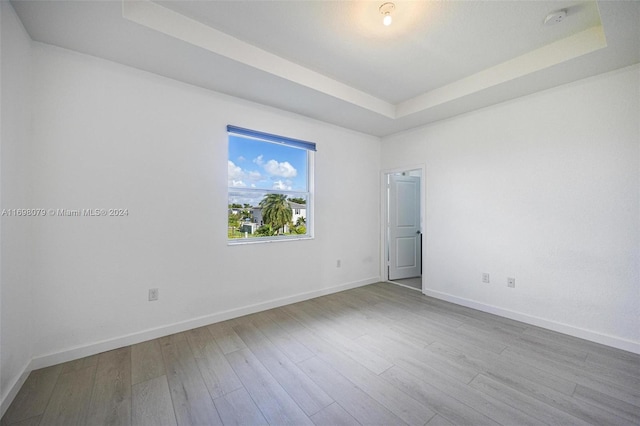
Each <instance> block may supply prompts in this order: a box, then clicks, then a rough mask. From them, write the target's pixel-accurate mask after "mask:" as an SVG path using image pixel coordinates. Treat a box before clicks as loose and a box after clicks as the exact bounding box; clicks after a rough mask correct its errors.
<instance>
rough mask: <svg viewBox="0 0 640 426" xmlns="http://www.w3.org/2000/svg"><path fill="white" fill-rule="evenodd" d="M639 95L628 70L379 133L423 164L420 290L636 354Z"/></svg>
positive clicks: (388, 146)
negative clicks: (484, 278) (511, 281)
mask: <svg viewBox="0 0 640 426" xmlns="http://www.w3.org/2000/svg"><path fill="white" fill-rule="evenodd" d="M639 93H640V68H639V66H633V67H630V68H625V69H622V70H618V71H615V72H612V73H608V74H604V75H600V76H597V77H594V78H590V79H587V80H582V81H578V82H575V83H572V84H569V85H565V86H561V87H557V88H555V89H552V90H548V91H545V92H541V93H538V94H534V95H531V96H528V97H525V98H520V99H517V100H514V101H511V102H507V103H504V104H500V105H497V106H494V107H490V108H486V109H483V110H479V111H476V112H473V113H469V114H466V115H464V116H460V117H457V118H453V119H450V120H447V121H443V122H439V123H435V124H433V125H430V126H426V127H423V128H421V129H417V130H414V131H410V132H406V133H403V134H399V135H394V136H391V137H388V138H385V139H383V142H382V167H383V169H392V168H395V167H402V166H403V165H406V164H416V163H418V162H424V163H425V164H426V210H427V211H426V230H425V253H424V261H425V264H424V266H425V268H424V271H425V282H424V287H425V292H426V293H427V294H431V295H434V296H436V297H441V298H444V299H447V300H452V301H455V302H457V303H462V304H466V305H469V306H474V307H478V308H481V309H484V310H487V311H491V312H497V313H499V314H502V315H506V316H510V317H513V318H517V319H521V320H525V321H528V322H531V323H534V324H539V325H542V326H545V327H549V328H553V329H556V330H559V331H563V332H568V333H570V334H574V335H577V336H581V337H585V338H589V339H592V340H596V341H599V342H602V343H606V344H610V345H614V346H617V347H621V348H625V349H628V350H632V351H635V352H640V276H639V265H640V252H639V246H640V241H639V239H640V212H639V207H640V198H639V196H640V172H639V170H640V167H639V166H640V150H639V148H640V130H639V119H638V117H640V108H639V99H640V96H639ZM483 272H488V273H490V274H491V283H490V284H483V283H482V282H481V274H482V273H483ZM507 277H515V278H516V288H515V289H509V288H507V286H506V279H507Z"/></svg>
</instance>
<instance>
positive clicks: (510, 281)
mask: <svg viewBox="0 0 640 426" xmlns="http://www.w3.org/2000/svg"><path fill="white" fill-rule="evenodd" d="M507 287H509V288H516V279H515V278H507Z"/></svg>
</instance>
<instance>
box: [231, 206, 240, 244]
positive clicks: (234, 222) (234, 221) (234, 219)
mask: <svg viewBox="0 0 640 426" xmlns="http://www.w3.org/2000/svg"><path fill="white" fill-rule="evenodd" d="M239 227H240V216H239V215H237V214H234V213H233V212H231V211H229V237H230V238H231V237H232V236H233V235H234V233H235V232H236V231H237V230H238V228H239Z"/></svg>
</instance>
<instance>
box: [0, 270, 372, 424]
mask: <svg viewBox="0 0 640 426" xmlns="http://www.w3.org/2000/svg"><path fill="white" fill-rule="evenodd" d="M379 281H380V277H373V278H369V279H366V280H361V281H354V282H350V283H345V284H340V285H337V286H333V287H328V288H323V289H320V290H314V291H310V292H306V293H299V294H296V295H293V296H287V297H282V298H279V299H273V300H268V301H266V302H261V303H256V304H253V305H248V306H243V307H241V308H235V309H229V310H227V311H222V312H217V313H214V314H210V315H205V316H201V317H198V318H193V319H189V320H185V321H181V322H178V323H174V324H167V325H163V326H160V327H156V328H151V329H148V330H143V331H140V332H136V333H131V334H128V335H124V336H119V337H115V338H112V339H107V340H102V341H98V342H93V343H89V344H87V345H82V346H76V347H73V348H68V349H65V350H63V351H59V352H55V353H51V354H47V355H41V356H37V357H34V358H33V359H31V360H30V361H29V362H27V363H26V365H25V367H24V370H23V372H22V374H20V376H19V377H18V378H17V379H16V381H15V383H14V384H13V385H12V386H11V387H10V388H9V390H8V391H7V392H6V394H5V395H2V405H1V411H0V417H1V416H4V414H5V412H6V411H7V409H8V408H9V405H11V402H13V399H14V398H15V397H16V395H17V394H18V392H19V391H20V388H21V387H22V386H23V385H24V382H25V381H26V380H27V377H29V373H31V371H33V370H37V369H39V368H44V367H49V366H51V365H56V364H60V363H62V362H67V361H72V360H74V359H78V358H83V357H86V356H90V355H95V354H99V353H101V352H105V351H110V350H113V349H117V348H121V347H123V346H129V345H134V344H136V343H141V342H145V341H147V340H151V339H156V338H158V337H162V336H168V335H169V334H174V333H180V332H182V331H186V330H191V329H193V328H197V327H202V326H205V325H209V324H214V323H216V322H220V321H225V320H228V319H232V318H237V317H241V316H243V315H249V314H253V313H256V312H260V311H265V310H267V309H273V308H277V307H279V306H284V305H290V304H292V303H297V302H302V301H303V300H308V299H313V298H315V297H320V296H324V295H327V294H332V293H337V292H340V291H344V290H349V289H352V288H356V287H362V286H365V285H369V284H374V283H377V282H379Z"/></svg>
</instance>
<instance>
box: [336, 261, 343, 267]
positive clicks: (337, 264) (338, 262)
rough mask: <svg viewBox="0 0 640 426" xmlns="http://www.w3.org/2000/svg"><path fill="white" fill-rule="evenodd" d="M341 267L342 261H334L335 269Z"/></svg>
mask: <svg viewBox="0 0 640 426" xmlns="http://www.w3.org/2000/svg"><path fill="white" fill-rule="evenodd" d="M341 266H342V261H341V260H340V259H338V260H336V268H339V267H341Z"/></svg>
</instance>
